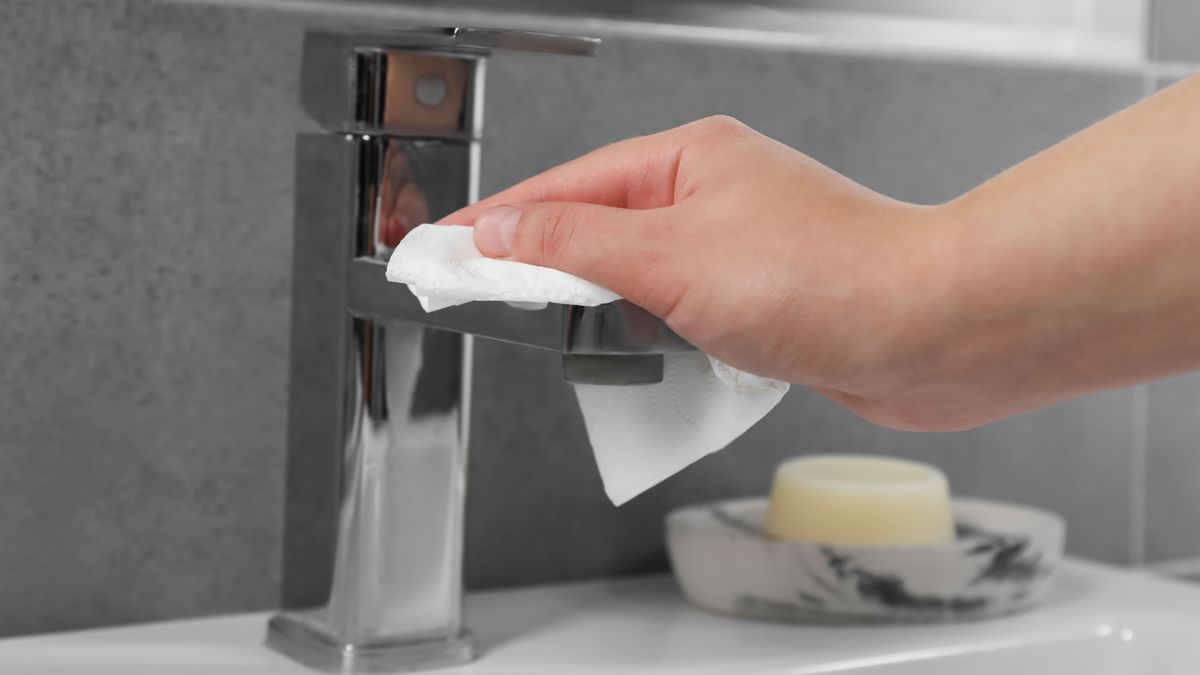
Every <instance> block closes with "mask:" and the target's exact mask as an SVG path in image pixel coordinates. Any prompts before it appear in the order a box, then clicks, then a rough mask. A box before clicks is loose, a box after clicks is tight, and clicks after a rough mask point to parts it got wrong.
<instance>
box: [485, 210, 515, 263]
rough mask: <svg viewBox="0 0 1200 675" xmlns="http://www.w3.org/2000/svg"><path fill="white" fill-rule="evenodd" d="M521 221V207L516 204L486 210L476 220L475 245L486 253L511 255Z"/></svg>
mask: <svg viewBox="0 0 1200 675" xmlns="http://www.w3.org/2000/svg"><path fill="white" fill-rule="evenodd" d="M520 221H521V209H519V208H517V207H515V206H495V207H492V208H490V209H488V210H487V211H484V212H483V215H481V216H479V218H478V219H477V220H476V221H475V246H477V247H478V248H479V250H480V251H481V252H483V253H484V254H485V255H491V256H507V255H511V254H512V248H513V239H514V238H516V236H517V223H518V222H520Z"/></svg>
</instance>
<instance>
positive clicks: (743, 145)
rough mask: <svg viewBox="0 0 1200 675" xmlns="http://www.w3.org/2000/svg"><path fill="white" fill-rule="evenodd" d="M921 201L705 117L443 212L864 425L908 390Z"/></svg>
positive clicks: (490, 251)
mask: <svg viewBox="0 0 1200 675" xmlns="http://www.w3.org/2000/svg"><path fill="white" fill-rule="evenodd" d="M934 212H935V209H932V208H930V207H920V206H913V205H910V204H904V203H901V202H897V201H894V200H891V199H888V198H886V197H883V196H881V195H879V194H876V193H874V192H872V191H870V190H867V189H866V188H864V187H862V186H860V185H857V184H855V183H854V182H852V181H850V180H848V179H846V178H844V177H843V176H840V175H839V174H837V173H835V172H834V171H832V170H830V169H828V168H826V167H824V166H822V165H821V164H819V163H817V162H815V161H814V160H812V159H810V158H808V157H806V156H804V155H802V154H800V153H799V152H797V151H795V150H793V149H791V148H788V147H786V146H784V145H782V144H780V143H777V142H775V141H772V140H771V139H769V138H766V137H764V136H762V135H760V134H758V133H756V132H754V131H753V130H751V129H749V128H748V127H746V126H744V125H742V124H741V123H739V122H737V121H735V120H732V119H730V118H725V117H714V118H708V119H704V120H700V121H698V122H694V123H692V124H688V125H686V126H683V127H679V128H677V129H673V130H670V131H666V132H663V133H660V134H655V135H653V136H647V137H642V138H635V139H632V140H628V141H624V142H621V143H617V144H615V145H611V146H608V147H605V148H602V149H600V150H597V151H595V152H593V153H591V154H589V155H586V156H584V157H582V158H579V159H576V160H574V161H571V162H568V163H566V164H564V165H562V166H559V167H556V168H554V169H551V170H549V171H547V172H545V173H543V174H541V175H539V176H536V177H534V178H531V179H529V180H527V181H525V182H523V183H521V184H519V185H517V186H515V187H512V188H510V189H508V190H505V191H503V192H500V193H499V194H496V195H494V196H492V197H490V198H488V199H486V200H484V201H482V202H480V203H478V204H475V205H473V206H470V207H467V208H465V209H463V210H460V211H458V212H457V213H454V214H451V215H449V216H447V217H446V218H444V219H443V222H447V223H458V224H474V225H475V242H476V245H477V246H478V248H479V249H480V250H481V251H482V252H483V253H484V254H486V255H490V256H494V257H507V258H510V259H512V260H516V261H520V262H525V263H530V264H534V265H542V266H546V267H554V268H557V269H561V270H563V271H565V272H568V273H571V274H574V275H576V276H579V277H582V278H584V279H587V280H589V281H593V282H595V283H597V284H600V285H602V286H604V287H606V288H609V289H611V290H613V291H614V292H616V293H618V294H620V295H621V296H623V297H625V298H627V299H629V300H630V301H632V302H634V303H635V304H637V305H640V306H641V307H644V308H645V309H647V310H649V311H650V312H652V313H654V314H655V315H657V316H659V317H661V318H662V319H663V320H664V321H666V323H667V324H668V325H669V326H670V327H671V328H672V329H673V330H674V331H675V332H677V333H678V334H679V335H680V336H682V337H683V338H685V339H687V340H688V341H689V342H691V343H692V344H694V345H696V346H697V347H698V348H700V349H702V350H704V351H705V352H707V353H709V354H712V355H713V356H716V357H717V358H719V359H721V360H722V361H725V362H726V363H729V364H730V365H732V366H735V367H737V368H740V369H743V370H746V371H749V372H753V373H757V374H760V375H764V376H770V377H775V378H779V379H783V380H788V381H790V382H795V383H800V384H806V385H810V386H813V387H815V388H817V389H818V390H819V391H821V392H822V393H824V394H826V395H828V396H830V397H832V398H834V399H836V400H838V401H839V402H841V403H843V404H845V405H847V406H849V407H850V408H852V409H854V410H855V411H856V412H858V413H859V414H861V415H863V416H864V417H867V418H869V419H872V420H873V421H875V422H878V423H881V424H885V425H889V426H894V427H902V428H920V427H924V426H928V425H929V424H930V421H929V420H926V419H924V418H923V417H922V416H921V415H922V413H921V412H920V411H918V410H917V409H915V408H913V409H910V408H909V407H908V406H906V405H905V402H904V396H903V394H904V392H905V391H906V388H907V386H908V385H909V383H910V382H912V381H913V379H914V378H917V377H920V376H921V374H920V373H919V372H917V371H916V370H915V369H914V364H912V363H910V362H907V360H906V355H907V354H908V353H909V351H910V350H909V348H908V344H909V343H911V342H914V341H915V340H917V339H919V336H918V335H917V333H919V332H920V330H921V328H920V325H921V323H922V321H923V315H924V314H925V306H926V304H927V302H928V301H930V300H932V299H933V298H935V297H936V296H937V294H938V293H939V292H940V291H939V290H938V289H939V284H940V283H941V280H940V279H938V278H937V275H936V269H934V268H933V267H931V266H930V265H929V264H928V262H929V260H931V257H932V256H934V255H935V254H936V251H935V248H936V237H933V236H931V235H932V230H933V229H934V228H933V225H934V223H935V222H936V219H935V218H934V217H933V215H934Z"/></svg>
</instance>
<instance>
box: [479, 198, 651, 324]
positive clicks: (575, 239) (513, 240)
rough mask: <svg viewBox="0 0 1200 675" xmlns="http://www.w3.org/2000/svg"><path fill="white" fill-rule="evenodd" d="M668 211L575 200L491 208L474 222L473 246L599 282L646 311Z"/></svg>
mask: <svg viewBox="0 0 1200 675" xmlns="http://www.w3.org/2000/svg"><path fill="white" fill-rule="evenodd" d="M671 215H672V211H671V208H670V207H666V208H660V209H621V208H615V207H611V206H599V205H596V204H585V203H580V202H536V203H527V204H510V205H505V206H495V207H492V208H490V209H488V210H487V211H484V212H483V213H482V214H480V216H479V217H478V218H477V219H476V220H475V246H476V247H477V248H478V249H479V250H480V252H482V253H483V254H484V255H487V256H490V257H493V258H507V259H509V260H515V261H517V262H523V263H528V264H530V265H540V266H542V267H553V268H555V269H559V270H562V271H563V272H566V273H568V274H573V275H575V276H577V277H580V278H583V279H586V280H588V281H591V282H593V283H596V284H599V285H601V286H603V287H605V288H607V289H609V290H611V291H613V292H614V293H617V294H618V295H621V296H622V297H625V298H628V299H629V300H630V301H632V302H634V303H635V304H638V305H641V306H642V307H645V308H646V309H648V310H650V311H651V312H656V309H657V308H656V307H654V306H653V305H654V303H655V300H657V299H658V298H657V296H660V295H663V294H662V293H659V292H658V290H665V289H657V290H656V289H651V288H649V287H648V283H649V274H648V273H649V271H650V270H657V277H656V278H657V279H658V280H659V283H662V282H669V278H668V279H663V275H662V274H661V273H662V272H663V271H664V263H665V260H666V258H667V256H668V255H669V254H670V252H671V247H670V245H669V244H670V239H671V237H670V231H671V230H672V229H673V226H672V222H671V220H672V219H671Z"/></svg>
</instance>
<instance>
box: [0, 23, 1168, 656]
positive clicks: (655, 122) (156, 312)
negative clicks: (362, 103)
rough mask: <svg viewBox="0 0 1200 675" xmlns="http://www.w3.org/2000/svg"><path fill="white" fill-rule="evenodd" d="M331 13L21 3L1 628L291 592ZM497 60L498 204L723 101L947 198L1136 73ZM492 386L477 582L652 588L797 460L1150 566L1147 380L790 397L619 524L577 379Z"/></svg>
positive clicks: (657, 57)
mask: <svg viewBox="0 0 1200 675" xmlns="http://www.w3.org/2000/svg"><path fill="white" fill-rule="evenodd" d="M310 19H311V17H308V16H301V15H295V14H284V13H280V12H270V11H245V10H240V9H234V8H230V7H227V6H207V5H206V6H201V5H190V4H188V3H169V4H160V3H157V2H152V1H150V0H140V1H134V0H130V1H127V2H122V1H113V0H82V1H81V0H0V52H2V54H0V56H2V58H0V63H3V64H4V65H3V66H0V120H4V123H3V124H0V147H3V148H5V152H4V153H0V298H2V301H3V303H4V305H3V306H4V309H5V312H6V320H5V321H4V322H2V323H0V350H2V353H4V354H5V355H6V357H5V358H4V359H3V360H0V374H2V375H3V379H2V380H0V381H3V382H4V384H5V386H4V387H3V388H2V389H0V410H4V411H5V415H4V416H3V417H2V418H0V537H3V540H4V541H5V542H6V545H5V546H4V547H0V634H13V633H21V632H32V631H40V630H50V629H61V628H68V627H77V626H84V625H95V624H104V623H118V622H125V621H134V620H147V619H154V618H162V617H168V616H181V615H191V614H199V613H207V612H216V611H233V610H242V609H253V608H265V607H270V606H272V605H273V604H274V603H275V602H276V601H277V597H278V580H279V569H278V568H279V545H280V530H281V527H282V513H281V507H282V503H283V495H282V493H281V490H282V478H283V476H282V467H283V457H284V451H285V449H284V442H285V439H284V437H283V429H284V406H285V398H286V372H285V366H286V359H285V356H286V351H287V325H286V324H287V316H288V292H289V287H290V279H289V278H288V275H289V270H290V267H289V265H290V261H289V256H290V221H291V213H290V210H291V206H290V204H291V202H290V192H291V180H292V179H291V170H292V157H291V152H292V139H293V136H294V134H295V133H296V130H297V129H298V128H299V127H301V126H302V125H304V122H303V121H302V120H301V119H300V116H299V114H298V113H297V111H296V105H295V99H296V81H295V80H296V77H295V76H296V69H297V65H298V60H297V57H298V48H299V41H300V36H301V32H302V25H303V24H304V23H305V22H306V21H309V20H310ZM490 71H491V72H490V80H489V86H488V94H489V100H488V109H487V120H488V141H487V144H486V148H485V165H484V189H485V191H489V190H493V189H497V188H499V187H502V186H504V185H507V184H509V183H511V182H513V181H515V180H519V179H520V178H522V177H525V176H527V175H529V174H531V173H534V172H536V171H538V170H540V169H542V168H545V167H547V166H550V165H552V164H553V163H555V162H557V161H560V160H563V159H567V158H569V157H571V156H573V155H576V154H578V153H581V152H584V151H587V150H589V149H591V148H593V147H595V146H597V145H599V144H602V143H606V142H609V141H612V140H616V139H618V138H622V137H625V136H629V135H631V134H636V133H645V132H650V131H655V130H659V129H662V128H664V127H668V126H671V125H674V124H678V123H681V122H684V121H687V120H690V119H694V118H695V117H698V116H701V115H705V114H710V113H717V112H723V113H729V114H733V115H736V116H738V117H740V118H742V119H743V120H745V121H746V122H748V123H750V124H751V125H753V126H755V127H757V128H759V129H760V130H762V131H764V132H765V133H768V134H770V135H772V136H775V137H777V138H779V139H781V140H783V141H785V142H787V143H790V144H792V145H794V146H796V147H798V148H800V149H802V150H804V151H805V152H808V153H810V154H812V155H813V156H815V157H817V158H818V159H820V160H822V161H825V162H827V163H829V164H830V165H832V166H833V167H835V168H837V169H839V170H841V171H844V172H846V173H847V174H849V175H850V176H851V177H853V178H855V179H858V180H860V181H863V182H865V183H867V184H868V185H871V186H872V187H875V188H877V189H880V190H883V191H885V192H888V193H890V194H893V195H895V196H897V197H901V198H905V199H911V200H921V201H933V200H939V199H944V198H947V197H949V196H951V195H954V194H956V193H958V192H959V191H961V190H963V189H966V188H967V187H969V186H971V185H972V184H974V183H976V182H978V181H980V180H983V179H985V178H986V177H988V176H989V175H991V174H992V173H994V172H996V171H998V170H1000V169H1002V168H1003V167H1005V166H1006V165H1008V164H1009V163H1012V162H1014V161H1017V160H1019V159H1020V158H1022V157H1024V156H1026V155H1027V154H1029V153H1031V152H1034V151H1036V150H1038V149H1039V148H1041V147H1044V146H1045V145H1048V144H1050V143H1052V142H1054V141H1055V140H1057V139H1059V138H1061V137H1062V136H1064V135H1065V134H1067V133H1069V132H1071V131H1073V130H1074V129H1077V128H1079V127H1081V126H1084V125H1086V124H1087V123H1089V122H1091V121H1093V120H1095V119H1097V118H1099V117H1101V116H1103V115H1105V114H1107V113H1108V112H1111V111H1113V110H1115V109H1117V108H1120V107H1122V106H1124V105H1126V104H1128V103H1130V102H1132V101H1133V100H1135V99H1136V97H1137V96H1138V94H1139V91H1140V89H1139V86H1140V85H1139V81H1138V77H1137V76H1136V75H1134V74H1131V73H1107V72H1099V71H1088V70H1079V69H1066V70H1064V69H1059V70H1047V69H1040V68H1035V67H1014V66H1005V67H1000V66H988V65H983V64H968V63H951V62H947V61H936V62H931V61H921V60H912V59H896V58H868V57H857V56H827V55H826V56H822V55H816V54H807V53H797V52H788V51H759V50H756V49H752V48H735V47H711V46H709V47H704V46H698V45H691V44H686V43H679V42H671V43H667V42H661V43H648V42H645V41H638V40H628V39H613V40H609V42H608V43H607V45H606V47H605V51H604V55H603V57H602V58H600V59H596V60H593V61H586V60H574V59H571V60H568V59H552V58H536V57H515V56H514V57H505V58H498V59H496V60H494V61H493V63H492V64H491V69H490ZM477 368H478V370H477V373H476V375H477V378H476V382H477V389H476V392H475V402H474V408H475V418H474V424H475V432H474V434H473V438H474V439H475V440H474V445H473V447H472V460H471V476H470V481H471V487H470V492H471V502H470V511H469V518H468V540H467V550H468V553H467V579H468V583H469V584H470V585H471V586H472V587H488V586H497V585H510V584H522V583H532V582H539V581H549V580H559V579H573V578H581V577H587V576H593V575H599V574H612V573H631V572H638V571H645V570H653V569H661V567H662V565H663V564H664V558H663V554H662V549H661V535H660V533H661V519H662V515H663V513H664V512H665V511H666V510H667V509H669V508H671V507H673V506H675V505H678V504H683V503H688V502H694V501H699V500H703V499H709V498H715V497H721V496H727V495H741V494H753V493H761V492H763V491H764V490H765V488H766V485H767V481H768V480H769V476H770V472H771V470H772V468H773V466H774V465H775V463H776V462H778V461H779V460H780V459H782V458H784V457H787V456H790V455H793V454H796V453H800V452H814V451H871V452H883V453H895V454H900V455H905V456H910V457H915V458H919V459H923V460H927V461H932V462H936V463H938V464H940V465H942V466H943V467H945V468H946V469H947V471H948V472H949V473H950V475H951V478H952V481H953V484H954V486H955V488H956V490H957V491H958V492H960V493H962V494H975V495H981V496H989V497H996V498H1004V499H1015V500H1021V501H1026V502H1030V503H1034V504H1039V505H1042V506H1046V507H1049V508H1053V509H1055V510H1058V511H1060V512H1062V513H1064V514H1065V515H1066V516H1067V517H1068V519H1069V520H1070V524H1071V549H1072V551H1073V552H1075V553H1077V554H1080V555H1086V556H1090V557H1096V558H1101V559H1105V560H1110V561H1114V562H1127V561H1129V560H1130V559H1131V556H1132V555H1133V553H1132V551H1133V550H1134V548H1135V547H1134V546H1133V545H1132V542H1131V539H1132V537H1134V536H1135V535H1137V533H1138V532H1139V531H1140V530H1139V526H1138V525H1137V523H1136V522H1135V519H1134V518H1133V515H1132V514H1134V513H1135V510H1133V509H1131V508H1130V505H1131V503H1133V502H1134V501H1135V500H1136V497H1137V491H1136V490H1135V489H1133V488H1134V487H1135V485H1134V481H1133V479H1134V477H1135V476H1136V475H1137V472H1136V471H1135V463H1134V462H1133V461H1132V459H1131V457H1132V451H1131V448H1132V447H1134V446H1135V445H1136V444H1135V443H1134V442H1133V440H1134V433H1135V431H1136V430H1137V428H1138V427H1137V426H1136V425H1135V424H1134V416H1133V415H1132V411H1133V410H1134V408H1135V404H1136V402H1137V400H1138V399H1137V396H1136V395H1135V394H1134V393H1132V392H1130V391H1118V392H1111V393H1107V394H1102V395H1099V396H1094V397H1091V398H1088V399H1085V400H1081V401H1077V402H1074V403H1070V404H1066V405H1063V406H1059V407H1056V408H1053V409H1049V410H1045V411H1041V412H1037V413H1033V414H1030V415H1025V416H1022V417H1019V418H1016V419H1013V420H1009V421H1006V422H1002V423H998V424H995V425H991V426H989V427H986V428H983V429H979V430H976V431H972V432H967V433H961V434H938V435H920V434H905V433H899V432H890V431H885V430H881V429H877V428H874V427H871V426H870V425H867V424H865V423H863V422H861V421H859V420H857V419H856V418H854V417H853V416H851V415H850V414H848V413H846V412H845V411H843V410H840V409H839V408H837V407H836V406H834V405H832V404H830V403H828V402H826V401H824V400H823V399H821V398H820V397H818V396H816V395H814V394H812V393H810V392H806V391H796V392H794V393H793V394H791V395H789V396H788V398H787V399H786V400H785V402H784V403H783V404H782V405H781V406H780V408H779V409H778V410H777V411H775V412H774V413H772V414H771V415H770V416H769V417H768V418H767V420H766V421H764V423H763V424H761V425H759V426H758V427H756V428H755V429H753V430H752V431H751V432H750V433H749V434H747V435H746V436H745V437H744V438H742V439H740V440H739V441H738V442H737V443H735V444H734V446H733V447H731V448H729V449H728V450H726V451H724V452H722V453H719V454H718V455H715V456H713V457H710V458H708V459H706V460H704V461H702V462H700V463H699V464H697V465H696V466H694V467H692V468H690V469H688V470H687V471H685V472H683V473H682V474H680V475H679V476H677V477H675V478H673V479H671V480H670V481H668V482H667V483H666V484H664V485H663V486H661V487H659V488H657V489H655V490H653V491H651V492H650V493H648V494H646V495H644V496H642V497H640V498H638V499H637V500H635V501H634V502H632V503H631V504H629V505H628V506H626V507H623V508H621V509H614V508H613V507H611V505H609V504H608V503H607V502H606V501H605V500H604V497H603V493H602V491H601V489H600V485H599V481H598V478H597V476H596V473H595V469H594V466H593V463H592V459H591V457H590V455H589V453H588V451H587V444H586V438H585V436H584V434H583V427H582V422H581V419H580V417H579V414H578V412H577V410H576V409H575V407H574V405H573V402H572V400H571V398H570V395H569V392H568V391H567V387H566V385H565V384H563V383H562V382H561V381H560V379H559V375H558V364H557V360H556V359H555V358H553V357H552V356H551V355H548V354H541V353H537V352H533V351H526V350H520V349H515V348H511V347H507V346H504V345H500V344H495V343H486V342H480V344H479V347H478V354H477ZM517 382H519V383H521V384H520V385H519V386H517V385H515V384H514V383H517ZM1152 393H1153V392H1152ZM1152 400H1153V396H1152ZM1164 410H1165V409H1164ZM1167 415H1168V416H1170V415H1171V414H1170V413H1167ZM1151 474H1153V471H1151ZM548 507H549V508H548Z"/></svg>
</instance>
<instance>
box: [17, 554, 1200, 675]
mask: <svg viewBox="0 0 1200 675" xmlns="http://www.w3.org/2000/svg"><path fill="white" fill-rule="evenodd" d="M266 619H267V615H266V614H241V615H234V616H223V617H215V618H208V619H199V620H187V621H173V622H166V623H158V624H147V625H142V626H132V627H124V628H112V629H102V630H92V631H81V632H76V633H62V634H55V635H45V636H37V637H27V638H13V639H7V640H0V672H3V673H36V674H37V675H59V674H66V673H71V674H75V673H87V674H89V675H108V674H110V673H111V674H116V673H120V674H122V675H133V674H142V673H147V674H148V673H155V674H160V673H260V674H264V675H266V674H278V675H284V674H301V673H305V672H308V671H306V670H304V669H303V668H301V667H300V666H297V665H295V664H293V663H292V662H290V661H288V660H287V659H285V658H284V657H282V656H279V655H277V654H275V653H273V652H270V651H268V650H266V649H265V648H263V647H262V646H261V640H262V637H263V631H264V629H265V626H266ZM467 620H468V622H469V624H470V626H471V627H472V628H473V630H474V631H475V634H476V637H477V639H478V642H479V647H480V651H481V655H480V658H479V660H478V661H477V662H475V663H474V664H472V665H470V666H467V667H463V668H458V669H452V670H444V671H438V672H440V673H446V674H452V673H462V674H471V675H487V674H501V673H505V674H513V675H515V674H517V673H534V674H536V673H547V674H548V673H564V672H570V673H594V674H597V675H598V674H601V673H623V674H625V673H644V674H647V675H649V674H657V673H663V674H667V673H671V674H674V673H742V674H745V675H751V674H758V673H762V674H781V675H782V674H784V673H786V674H787V675H806V674H813V673H841V674H855V673H862V674H863V675H910V674H911V675H916V674H918V673H920V674H921V675H942V674H946V675H950V674H952V673H953V674H957V673H972V674H973V675H993V674H994V675H1000V674H1004V675H1007V674H1008V673H1013V672H1022V671H1026V672H1034V673H1038V674H1039V675H1051V674H1057V673H1062V674H1064V675H1065V674H1067V673H1072V674H1074V673H1088V674H1089V675H1126V674H1129V675H1134V674H1142V673H1155V675H1172V674H1175V673H1179V674H1182V673H1194V672H1196V664H1197V663H1200V641H1197V640H1196V639H1195V636H1196V635H1200V588H1194V587H1192V586H1190V585H1185V584H1181V583H1177V582H1172V581H1166V580H1162V579H1157V578H1153V577H1150V576H1147V575H1143V574H1141V573H1137V572H1130V571H1123V570H1117V569H1113V568H1109V567H1105V566H1101V565H1097V564H1094V563H1087V562H1082V561H1074V560H1072V561H1067V562H1066V563H1065V564H1064V566H1063V568H1062V574H1061V576H1060V578H1059V579H1058V581H1057V583H1056V585H1055V589H1054V591H1053V592H1052V593H1051V596H1050V599H1049V601H1048V603H1047V604H1046V606H1044V607H1043V608H1041V609H1039V610H1036V611H1034V612H1031V613H1028V614H1024V615H1020V616H1014V617H1009V618H1005V619H999V620H994V621H987V622H980V623H970V624H952V625H910V626H800V625H782V624H770V623H755V622H748V621H743V620H737V619H731V618H726V617H722V616H715V615H711V614H706V613H704V612H701V611H699V610H696V609H694V608H692V607H690V606H688V605H687V604H686V603H685V602H684V601H683V599H682V598H681V596H680V594H679V592H678V590H677V589H676V587H675V585H674V582H673V581H672V579H671V578H670V577H645V578H639V579H630V580H605V581H597V582H585V583H577V584H566V585H556V586H542V587H536V588H528V589H520V590H508V591H494V592H487V593H478V594H474V595H471V596H470V597H469V598H468V600H467Z"/></svg>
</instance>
